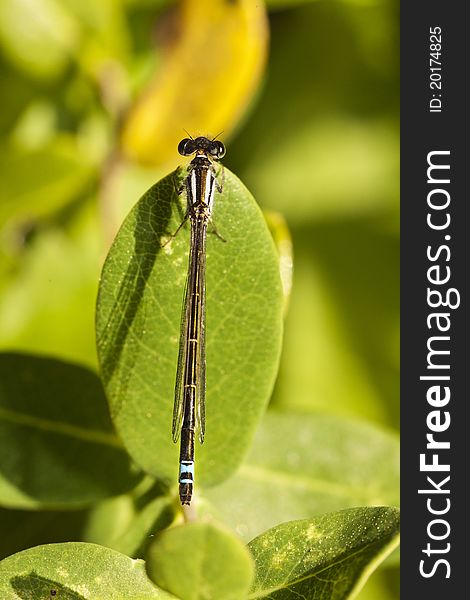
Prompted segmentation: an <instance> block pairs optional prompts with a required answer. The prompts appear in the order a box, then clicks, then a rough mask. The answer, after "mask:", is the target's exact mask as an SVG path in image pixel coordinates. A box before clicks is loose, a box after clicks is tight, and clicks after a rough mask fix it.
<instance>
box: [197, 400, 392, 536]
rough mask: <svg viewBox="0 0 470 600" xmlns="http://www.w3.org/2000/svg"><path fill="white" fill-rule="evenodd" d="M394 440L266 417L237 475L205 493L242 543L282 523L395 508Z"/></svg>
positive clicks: (338, 422) (303, 419)
mask: <svg viewBox="0 0 470 600" xmlns="http://www.w3.org/2000/svg"><path fill="white" fill-rule="evenodd" d="M399 464H400V463H399V444H398V439H397V436H395V435H392V434H390V433H386V432H384V431H382V430H381V429H379V428H377V427H373V426H371V425H368V424H366V423H362V422H360V421H354V420H349V419H343V418H339V417H332V416H325V415H299V414H289V413H277V412H274V411H273V412H268V413H267V415H266V417H265V419H264V421H263V423H262V426H261V427H260V428H259V430H258V432H257V435H256V436H255V442H254V445H253V447H252V449H251V451H250V454H249V455H248V458H247V460H246V461H245V462H244V463H243V465H242V466H241V467H240V469H239V470H238V472H237V473H236V475H235V476H234V477H232V478H230V479H229V480H228V481H226V482H224V483H223V484H222V485H220V486H218V487H215V488H212V489H210V490H207V492H206V495H207V496H208V498H209V500H211V502H212V504H213V505H214V509H215V510H216V512H217V516H218V517H219V518H222V519H223V520H224V521H225V522H227V523H228V524H229V525H230V526H231V527H233V528H234V529H235V530H236V531H237V532H238V533H239V535H241V536H242V537H243V539H245V540H250V539H252V538H253V537H254V536H255V535H258V534H260V533H261V532H262V531H264V530H266V529H268V528H270V527H273V526H274V525H277V524H279V523H282V522H285V521H291V520H293V519H304V518H308V517H311V516H313V515H316V514H320V513H325V512H330V511H333V510H339V509H342V508H349V507H352V506H367V505H369V506H370V505H385V504H387V505H397V504H398V503H399Z"/></svg>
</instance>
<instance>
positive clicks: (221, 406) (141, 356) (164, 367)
mask: <svg viewBox="0 0 470 600" xmlns="http://www.w3.org/2000/svg"><path fill="white" fill-rule="evenodd" d="M178 177H181V174H179V175H178ZM224 180H225V182H224V191H223V193H222V194H221V195H219V194H218V193H217V194H216V197H215V208H214V213H213V219H214V221H213V222H214V225H215V226H216V227H217V229H218V231H219V232H220V234H221V235H222V236H223V237H224V238H225V240H227V241H226V242H225V243H224V242H223V241H222V240H221V239H220V238H218V237H217V236H216V235H214V234H213V233H209V234H208V242H207V326H206V342H207V393H206V419H207V425H206V437H205V441H204V445H203V446H202V447H199V445H198V448H197V449H196V453H197V464H198V466H197V473H196V480H197V481H198V482H202V483H203V485H214V484H215V483H217V482H218V481H220V480H222V479H225V478H226V477H228V476H229V475H230V474H231V473H232V472H233V470H234V469H235V468H236V467H237V466H238V464H239V462H240V460H241V459H242V457H243V456H244V454H245V452H246V451H247V449H248V445H249V443H250V441H251V439H252V436H253V434H254V430H255V428H256V425H257V423H258V420H259V418H260V416H261V413H262V411H263V409H264V407H265V405H266V402H267V401H268V399H269V396H270V394H271V391H272V386H273V383H274V378H275V375H276V371H277V364H278V359H279V351H280V342H281V330H282V315H281V313H282V290H281V284H280V277H279V262H278V256H277V253H276V249H275V247H274V244H273V242H272V239H271V237H270V235H269V232H268V229H267V227H266V224H265V222H264V219H263V217H262V214H261V212H260V210H259V208H258V207H257V205H256V204H255V202H254V200H253V198H252V196H251V195H250V194H249V192H248V191H247V190H246V188H244V186H243V185H242V184H241V182H240V181H239V180H238V179H237V178H236V177H235V176H234V175H232V174H231V173H230V172H229V171H228V170H225V175H224ZM181 202H182V200H181V198H178V196H177V194H176V192H175V180H174V177H173V176H172V175H170V176H168V177H167V178H165V179H163V180H162V181H160V182H159V183H157V184H156V185H155V186H153V187H152V188H151V189H150V190H149V191H148V192H147V194H145V195H144V196H143V198H142V199H141V200H140V201H139V203H138V204H137V205H136V207H135V208H134V209H133V210H132V211H131V213H130V214H129V216H128V218H127V219H126V221H125V222H124V224H123V226H122V228H121V230H120V232H119V234H118V236H117V237H116V240H115V242H114V244H113V246H112V248H111V250H110V252H109V255H108V258H107V260H106V263H105V266H104V270H103V275H102V278H101V285H100V293H99V298H98V309H97V340H98V353H99V358H100V363H101V370H102V375H103V380H104V384H105V388H106V392H107V395H108V398H109V401H110V405H111V413H112V417H113V420H114V422H115V424H116V426H117V428H118V430H119V433H120V434H121V437H122V439H123V441H124V443H125V444H126V447H127V448H128V450H129V452H130V453H131V455H132V457H133V458H134V459H135V460H136V461H137V463H138V464H139V465H140V466H141V467H142V468H144V469H145V470H146V471H148V472H150V473H151V474H153V475H155V476H156V477H159V478H165V479H169V480H170V481H173V480H175V479H176V471H177V463H178V448H177V446H176V445H175V444H173V443H172V442H171V423H172V411H173V398H174V382H175V373H176V361H177V356H178V337H179V326H180V315H181V303H182V298H183V291H184V285H185V279H186V271H187V260H188V259H187V256H188V244H189V241H188V236H189V226H188V224H187V225H186V226H185V227H184V228H182V229H181V230H180V231H179V232H178V234H177V235H176V237H171V235H172V234H173V233H174V232H175V231H176V230H177V228H178V226H179V225H180V224H181V220H182V215H183V212H184V208H183V207H182V206H181V204H180V203H181Z"/></svg>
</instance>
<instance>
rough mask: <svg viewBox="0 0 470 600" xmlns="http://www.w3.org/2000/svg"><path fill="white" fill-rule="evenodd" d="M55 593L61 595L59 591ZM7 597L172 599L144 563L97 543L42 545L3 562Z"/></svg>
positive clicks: (0, 575) (1, 578)
mask: <svg viewBox="0 0 470 600" xmlns="http://www.w3.org/2000/svg"><path fill="white" fill-rule="evenodd" d="M54 591H55V593H53V592H54ZM0 595H1V598H2V600H19V599H21V600H27V599H31V600H32V599H34V600H39V599H41V600H42V599H44V600H46V599H47V600H48V599H49V598H53V597H54V596H55V597H56V598H60V600H136V598H138V599H139V600H159V599H161V600H170V599H171V598H173V596H170V595H169V594H167V593H165V592H163V591H161V590H158V589H157V588H156V587H155V586H154V585H153V584H152V583H151V582H150V581H149V579H148V578H147V576H146V574H145V568H144V562H143V561H141V560H132V559H131V558H129V557H128V556H124V555H123V554H120V553H119V552H115V551H114V550H109V549H108V548H103V547H102V546H97V545H95V544H85V543H80V542H71V543H68V544H50V545H47V546H37V547H36V548H31V549H30V550H25V551H24V552H20V553H18V554H14V555H13V556H10V557H9V558H6V559H5V560H3V561H2V562H0Z"/></svg>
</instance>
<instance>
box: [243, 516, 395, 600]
mask: <svg viewBox="0 0 470 600" xmlns="http://www.w3.org/2000/svg"><path fill="white" fill-rule="evenodd" d="M398 536H399V511H398V510H397V509H396V508H392V507H375V508H362V507H361V508H353V509H349V510H344V511H340V512H337V513H328V514H326V515H323V516H320V517H317V518H316V519H309V520H305V521H292V522H289V523H284V524H282V525H279V526H278V527H275V528H274V529H271V530H270V531H268V532H266V533H264V534H262V535H260V536H259V537H257V538H256V539H255V540H253V541H252V542H251V543H250V544H249V548H250V550H251V552H252V554H253V557H254V560H255V565H256V576H255V582H254V584H253V586H252V589H251V593H250V594H249V596H248V598H249V599H250V600H254V599H257V598H259V599H261V598H269V599H271V600H282V599H286V600H287V599H291V598H293V597H294V596H295V597H302V598H304V599H305V600H309V599H311V600H315V599H317V598H328V600H346V599H347V598H353V597H354V596H355V594H356V593H357V591H358V590H360V589H361V587H362V586H363V585H364V583H365V581H366V580H367V578H368V576H369V575H370V573H371V572H372V571H373V570H374V569H375V568H376V566H377V565H378V564H379V563H380V562H381V561H382V560H383V559H384V558H385V557H386V556H387V554H389V553H390V552H391V551H392V550H393V548H394V547H396V546H397V544H398V539H399V537H398Z"/></svg>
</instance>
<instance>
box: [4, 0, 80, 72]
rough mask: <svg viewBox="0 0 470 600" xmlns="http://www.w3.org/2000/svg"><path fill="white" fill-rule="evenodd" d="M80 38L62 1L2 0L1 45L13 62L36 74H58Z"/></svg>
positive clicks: (76, 25)
mask: <svg viewBox="0 0 470 600" xmlns="http://www.w3.org/2000/svg"><path fill="white" fill-rule="evenodd" d="M78 39H79V28H78V24H77V23H76V21H75V20H74V19H73V18H72V16H71V15H70V14H69V13H68V11H67V10H66V8H65V7H64V3H63V2H59V1H58V0H2V2H0V44H1V46H3V49H4V51H5V53H6V54H7V56H8V57H9V58H10V59H11V61H12V62H13V63H14V64H15V65H16V66H18V67H19V68H21V69H24V70H25V71H26V72H27V73H28V74H30V75H32V76H33V77H40V78H51V77H55V76H57V75H59V74H60V73H61V72H62V71H63V70H64V68H65V66H66V64H67V61H68V60H69V58H70V53H71V52H72V51H73V50H74V48H75V47H76V45H77V43H78Z"/></svg>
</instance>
